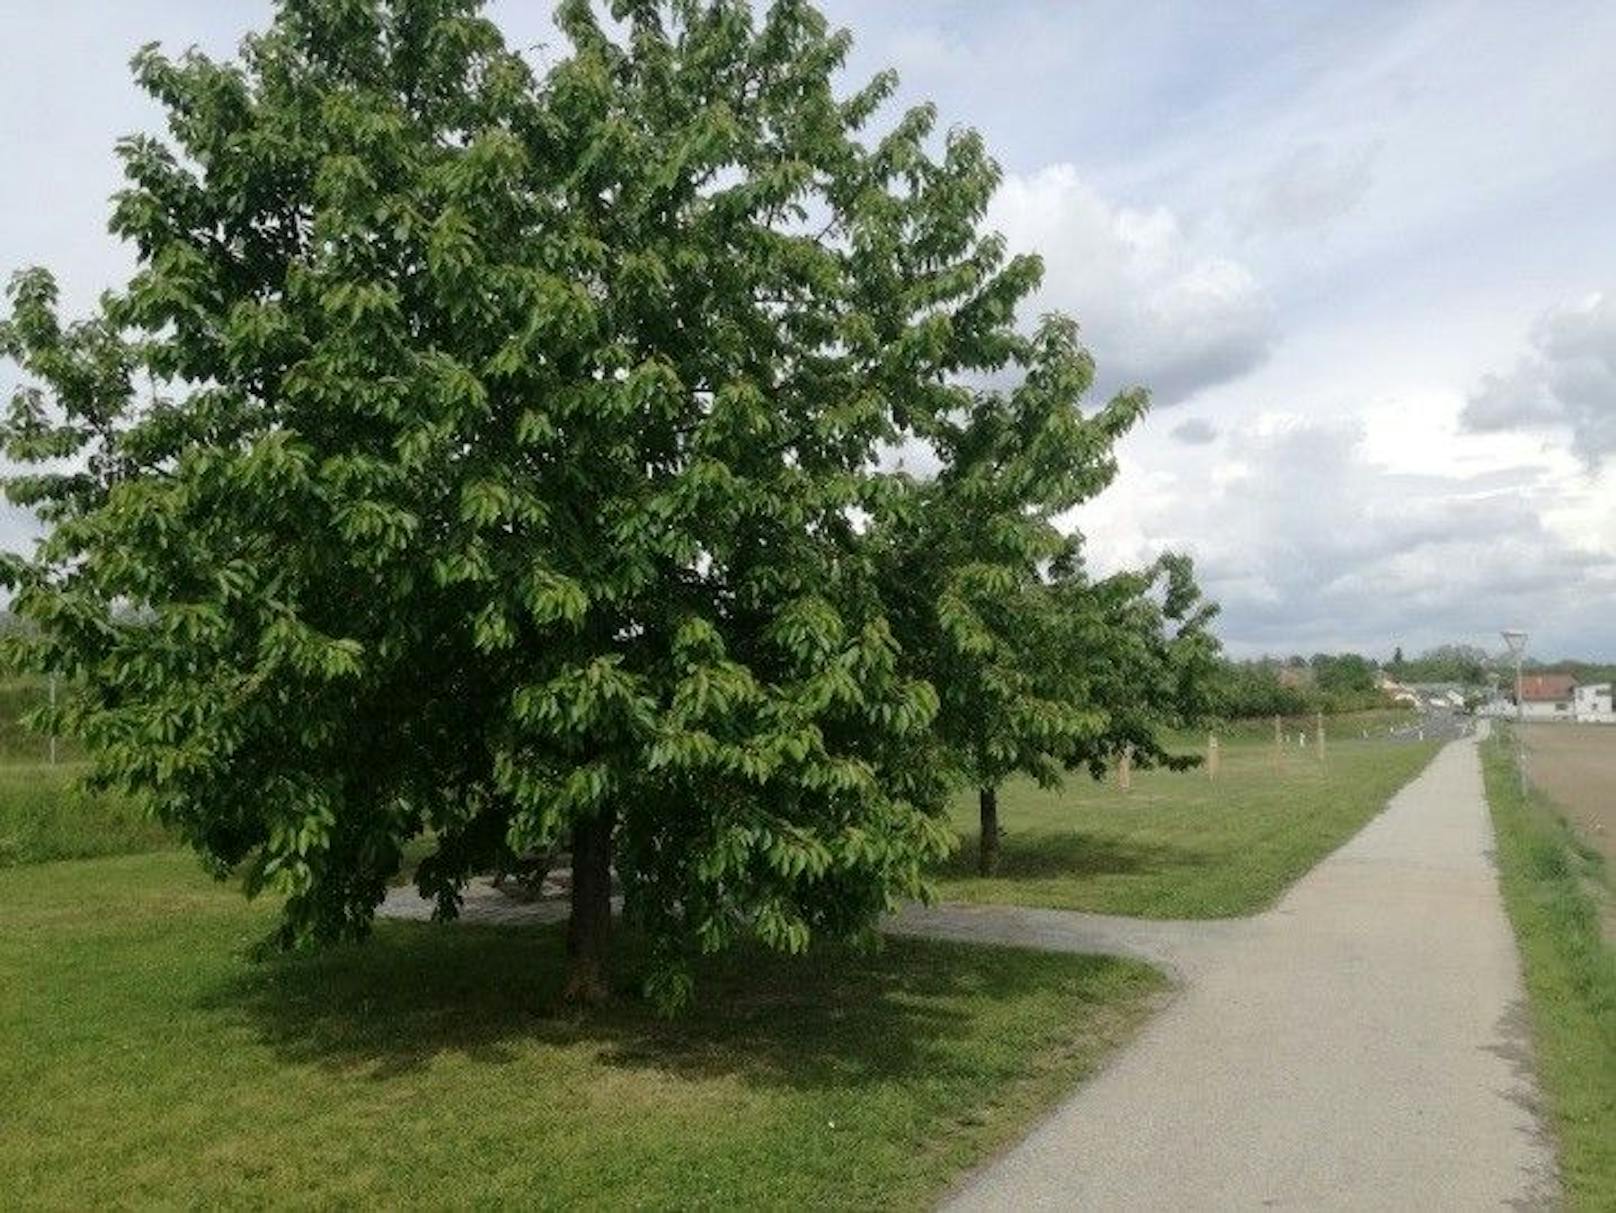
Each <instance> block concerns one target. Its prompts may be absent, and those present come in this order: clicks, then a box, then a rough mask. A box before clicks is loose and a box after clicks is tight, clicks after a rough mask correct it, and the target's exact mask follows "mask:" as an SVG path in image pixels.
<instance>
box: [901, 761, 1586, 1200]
mask: <svg viewBox="0 0 1616 1213" xmlns="http://www.w3.org/2000/svg"><path fill="white" fill-rule="evenodd" d="M1491 846H1492V831H1491V826H1490V823H1489V820H1488V816H1487V810H1486V805H1485V802H1484V800H1483V797H1482V786H1481V770H1480V765H1479V763H1478V761H1477V755H1476V747H1475V742H1474V741H1473V740H1464V741H1456V742H1453V743H1451V744H1449V745H1448V747H1447V748H1446V749H1444V750H1443V751H1442V752H1441V753H1440V754H1439V755H1438V756H1437V758H1436V759H1435V761H1434V762H1433V763H1432V765H1431V766H1430V767H1429V768H1428V769H1427V770H1426V772H1425V773H1424V774H1423V775H1421V776H1420V777H1419V778H1418V779H1416V780H1415V781H1414V782H1413V783H1411V784H1410V785H1409V786H1408V787H1406V788H1405V789H1404V790H1403V791H1402V792H1401V793H1399V794H1398V796H1397V797H1396V798H1395V799H1394V800H1393V801H1392V803H1391V805H1390V807H1389V808H1388V809H1387V811H1386V812H1385V813H1383V814H1381V816H1379V817H1378V818H1376V819H1375V820H1374V821H1373V822H1372V823H1370V825H1369V826H1368V827H1366V828H1365V829H1364V830H1363V831H1362V832H1361V833H1360V834H1359V835H1358V836H1357V837H1356V838H1354V839H1353V840H1352V841H1351V842H1349V843H1348V844H1347V845H1346V846H1344V847H1343V848H1341V850H1339V851H1337V852H1336V853H1335V854H1334V855H1332V856H1331V857H1330V858H1328V859H1326V860H1325V861H1324V862H1323V863H1321V864H1320V865H1319V866H1318V867H1317V868H1315V869H1314V870H1313V871H1312V872H1311V873H1309V874H1308V875H1307V876H1306V877H1304V878H1303V879H1302V880H1301V881H1300V882H1299V883H1298V884H1296V885H1295V886H1294V887H1293V888H1292V889H1291V891H1290V892H1289V893H1288V894H1287V895H1286V896H1285V898H1284V899H1283V900H1282V901H1281V902H1280V903H1279V905H1278V906H1276V907H1275V908H1274V909H1273V910H1271V911H1269V912H1268V913H1266V914H1263V915H1261V916H1259V917H1257V918H1253V919H1248V920H1245V921H1244V922H1223V923H1205V924H1185V923H1172V924H1165V923H1163V924H1138V923H1135V924H1132V926H1129V927H1119V926H1118V925H1117V924H1118V923H1119V922H1122V923H1126V922H1127V920H1117V919H1103V918H1096V917H1092V916H1087V915H1069V916H1068V915H1061V914H1059V913H1056V912H1025V911H1018V912H1016V913H1014V914H1009V915H998V914H995V913H994V912H992V911H988V910H986V909H984V910H958V909H948V908H946V907H945V908H943V912H942V913H941V914H940V915H939V916H938V917H937V918H935V919H934V920H933V922H932V924H931V926H929V927H928V926H927V925H926V920H925V919H924V918H923V917H919V916H910V917H909V918H908V919H907V923H908V925H909V926H911V927H918V928H922V929H925V930H926V933H928V934H932V933H936V934H943V935H949V936H952V937H955V938H973V939H998V940H1002V941H1005V942H1026V943H1031V944H1038V945H1047V944H1048V943H1049V942H1050V941H1052V940H1054V941H1058V942H1057V946H1062V947H1064V946H1066V944H1067V943H1068V942H1069V943H1071V944H1072V945H1073V946H1074V947H1078V946H1081V947H1083V948H1086V949H1090V950H1092V949H1093V948H1095V947H1098V948H1099V950H1103V951H1120V952H1126V953H1128V954H1132V955H1142V956H1145V957H1147V958H1149V959H1152V960H1158V961H1165V962H1167V963H1169V964H1171V965H1172V966H1173V967H1174V968H1176V969H1177V970H1178V972H1179V973H1180V974H1181V975H1182V977H1183V978H1184V989H1183V992H1182V993H1181V994H1180V996H1179V997H1178V998H1177V999H1176V1000H1175V1001H1174V1002H1173V1003H1172V1004H1171V1005H1170V1006H1169V1007H1168V1008H1167V1009H1166V1010H1165V1011H1163V1012H1162V1013H1161V1014H1160V1015H1159V1016H1157V1017H1156V1019H1155V1020H1153V1021H1152V1022H1151V1023H1150V1024H1149V1025H1148V1026H1147V1027H1146V1028H1145V1030H1144V1032H1143V1033H1142V1034H1141V1036H1140V1038H1139V1039H1138V1040H1137V1041H1136V1042H1135V1043H1134V1044H1133V1045H1132V1046H1130V1047H1129V1048H1127V1049H1125V1050H1124V1051H1123V1053H1122V1054H1121V1055H1120V1056H1119V1057H1117V1058H1116V1059H1115V1061H1114V1062H1113V1063H1112V1064H1111V1065H1110V1066H1109V1067H1108V1068H1107V1069H1106V1070H1104V1071H1103V1072H1102V1073H1101V1074H1100V1075H1098V1076H1097V1077H1096V1078H1094V1079H1093V1080H1092V1081H1090V1082H1089V1083H1087V1084H1085V1085H1084V1086H1083V1087H1081V1088H1079V1090H1078V1091H1077V1093H1076V1094H1075V1095H1074V1096H1073V1097H1072V1098H1071V1099H1070V1100H1069V1101H1068V1102H1067V1103H1065V1104H1064V1105H1062V1106H1061V1107H1060V1108H1059V1109H1057V1110H1056V1112H1055V1113H1054V1114H1053V1115H1052V1116H1051V1117H1049V1119H1048V1120H1046V1121H1045V1122H1044V1124H1043V1125H1042V1126H1041V1127H1040V1128H1038V1129H1037V1130H1035V1131H1034V1132H1033V1134H1032V1135H1031V1136H1030V1137H1028V1138H1027V1139H1026V1140H1024V1141H1023V1142H1022V1143H1021V1144H1020V1145H1018V1146H1016V1147H1014V1148H1013V1149H1011V1150H1010V1151H1009V1152H1008V1153H1007V1154H1005V1155H1003V1156H1002V1157H1001V1158H1000V1159H999V1160H998V1161H996V1162H995V1163H993V1164H991V1165H989V1166H988V1167H987V1168H985V1169H984V1170H982V1171H980V1172H978V1173H977V1174H976V1175H975V1176H974V1177H973V1178H972V1179H971V1180H970V1181H969V1182H968V1183H967V1184H966V1185H965V1186H963V1187H962V1188H961V1189H960V1190H959V1191H958V1192H957V1193H956V1194H955V1197H954V1199H953V1200H952V1201H951V1203H950V1207H952V1208H956V1209H1027V1208H1045V1209H1175V1210H1176V1209H1253V1208H1260V1207H1277V1208H1292V1209H1302V1208H1305V1209H1319V1208H1336V1209H1346V1208H1350V1209H1422V1208H1423V1209H1484V1208H1497V1207H1499V1206H1501V1205H1513V1206H1516V1207H1528V1208H1531V1207H1540V1206H1544V1205H1551V1204H1553V1203H1554V1200H1555V1196H1556V1186H1555V1182H1554V1170H1553V1166H1554V1163H1553V1151H1552V1148H1551V1146H1550V1145H1549V1143H1548V1142H1547V1140H1546V1139H1545V1137H1544V1135H1543V1132H1542V1129H1541V1126H1540V1123H1539V1119H1538V1113H1537V1111H1536V1109H1537V1102H1538V1101H1537V1093H1536V1089H1535V1084H1534V1082H1533V1079H1532V1076H1531V1073H1530V1070H1529V1069H1528V1065H1527V1061H1528V1058H1527V1051H1526V1050H1527V1045H1526V1036H1525V1023H1524V1012H1523V1007H1522V997H1523V994H1522V989H1521V982H1520V975H1519V967H1518V962H1517V958H1516V952H1515V943H1514V938H1513V936H1512V935H1511V933H1510V928H1509V924H1508V922H1507V920H1506V919H1505V916H1504V911H1503V906H1502V902H1501V900H1500V897H1499V893H1498V887H1497V880H1496V876H1495V873H1494V869H1493V865H1492V861H1491V858H1490V855H1489V851H1490V848H1491ZM931 913H933V914H937V913H938V912H937V911H932V912H931ZM994 919H996V920H997V921H996V922H991V921H990V920H994ZM1063 919H1064V920H1067V921H1066V922H1065V923H1064V924H1063V923H1062V921H1061V920H1063ZM973 923H974V924H975V925H974V926H973V925H972V924H973ZM899 927H900V929H903V927H904V924H903V923H900V924H899ZM1130 932H1131V933H1130Z"/></svg>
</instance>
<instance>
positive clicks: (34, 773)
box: [0, 761, 174, 868]
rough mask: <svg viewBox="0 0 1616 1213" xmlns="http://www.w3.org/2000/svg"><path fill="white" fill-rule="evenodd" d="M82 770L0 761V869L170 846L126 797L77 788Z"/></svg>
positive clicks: (71, 765)
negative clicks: (0, 763)
mask: <svg viewBox="0 0 1616 1213" xmlns="http://www.w3.org/2000/svg"><path fill="white" fill-rule="evenodd" d="M85 770H86V767H85V764H83V763H82V762H71V763H62V764H61V765H59V766H54V767H53V766H49V765H47V764H46V763H44V762H43V761H41V762H27V761H13V762H9V763H5V764H4V765H0V868H7V867H11V866H14V865H16V864H25V863H43V862H46V861H47V860H52V859H82V858H87V857H89V856H93V855H125V854H130V853H133V852H139V851H152V850H157V849H159V848H164V847H171V846H173V845H174V843H173V838H172V836H171V835H170V834H169V833H168V832H167V831H166V830H164V829H163V828H162V826H160V825H158V824H157V823H156V822H154V821H152V820H151V819H150V818H148V817H146V816H145V814H143V813H141V812H139V811H138V810H137V809H135V808H134V807H133V806H131V805H130V804H128V803H127V802H126V801H123V800H120V799H119V798H117V797H115V796H109V795H103V794H98V793H92V792H87V791H85V790H84V789H83V788H81V787H79V786H77V785H78V781H79V779H80V778H81V777H82V776H83V775H84V772H85Z"/></svg>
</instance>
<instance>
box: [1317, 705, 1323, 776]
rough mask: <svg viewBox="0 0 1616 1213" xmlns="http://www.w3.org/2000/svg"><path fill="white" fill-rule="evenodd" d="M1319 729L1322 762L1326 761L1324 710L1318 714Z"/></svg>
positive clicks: (1320, 759) (1320, 758)
mask: <svg viewBox="0 0 1616 1213" xmlns="http://www.w3.org/2000/svg"><path fill="white" fill-rule="evenodd" d="M1318 729H1319V762H1320V763H1321V764H1322V763H1323V762H1324V713H1323V712H1320V713H1319V714H1318Z"/></svg>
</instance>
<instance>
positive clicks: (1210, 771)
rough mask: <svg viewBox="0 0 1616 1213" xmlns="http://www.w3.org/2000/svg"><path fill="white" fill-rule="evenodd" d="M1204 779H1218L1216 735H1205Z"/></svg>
mask: <svg viewBox="0 0 1616 1213" xmlns="http://www.w3.org/2000/svg"><path fill="white" fill-rule="evenodd" d="M1206 777H1207V778H1208V779H1216V778H1217V777H1218V735H1217V734H1216V733H1208V734H1207V735H1206Z"/></svg>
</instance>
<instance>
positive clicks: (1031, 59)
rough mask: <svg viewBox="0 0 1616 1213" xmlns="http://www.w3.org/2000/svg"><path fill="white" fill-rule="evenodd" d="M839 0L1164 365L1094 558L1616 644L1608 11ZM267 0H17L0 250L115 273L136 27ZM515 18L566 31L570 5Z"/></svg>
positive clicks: (1258, 639)
mask: <svg viewBox="0 0 1616 1213" xmlns="http://www.w3.org/2000/svg"><path fill="white" fill-rule="evenodd" d="M826 7H827V8H828V9H829V11H830V12H831V15H832V16H833V17H834V18H835V19H836V20H838V21H839V22H841V23H843V24H846V25H848V26H849V27H850V28H851V29H852V30H853V31H854V33H855V35H856V36H857V38H858V44H857V50H856V51H855V54H854V57H853V61H852V63H851V64H850V72H849V74H850V77H863V76H866V75H868V74H869V73H871V72H873V71H875V70H876V69H878V68H880V67H883V66H889V65H890V66H894V67H896V68H897V69H898V70H899V72H900V73H901V75H902V77H903V81H904V84H903V92H902V96H903V99H904V100H905V101H912V100H920V99H925V98H930V99H932V100H934V101H935V102H936V103H937V104H938V106H939V108H940V110H941V114H942V119H943V124H944V125H945V126H946V125H952V124H969V125H973V126H976V127H978V128H979V129H981V130H982V132H983V133H984V135H985V136H986V138H987V141H988V144H989V146H990V147H991V148H992V149H993V150H994V152H995V154H996V155H997V156H998V158H999V160H1000V162H1001V163H1002V164H1003V166H1004V169H1005V173H1006V177H1005V184H1004V188H1003V190H1002V191H1001V194H1000V196H999V198H998V199H997V201H996V202H995V205H994V207H993V210H992V213H991V215H990V221H991V223H992V224H993V225H994V226H995V227H997V228H998V229H999V230H1001V231H1003V232H1004V233H1005V234H1006V236H1007V237H1008V238H1009V239H1010V241H1011V243H1012V244H1013V245H1015V246H1017V247H1020V248H1026V249H1035V250H1037V251H1039V252H1041V253H1042V254H1043V255H1044V257H1045V260H1046V263H1047V268H1048V274H1047V281H1046V286H1045V290H1044V293H1043V298H1042V299H1041V301H1040V305H1041V307H1058V308H1061V309H1063V310H1066V311H1069V312H1070V313H1071V314H1073V315H1074V316H1075V317H1076V318H1077V319H1078V320H1079V322H1080V323H1081V324H1082V325H1083V328H1084V332H1085V334H1086V337H1087V340H1088V342H1089V344H1090V346H1091V347H1092V348H1093V350H1094V353H1095V356H1096V358H1097V360H1098V362H1099V364H1100V368H1101V376H1102V379H1103V380H1104V381H1105V383H1106V384H1109V385H1118V384H1123V383H1132V382H1141V383H1144V384H1146V385H1148V386H1150V387H1151V388H1152V389H1153V392H1154V396H1155V400H1156V408H1155V410H1154V411H1153V414H1152V416H1151V417H1150V419H1149V420H1148V421H1147V422H1146V424H1145V425H1144V426H1143V427H1142V428H1141V429H1140V430H1139V431H1138V432H1137V433H1136V434H1134V435H1133V436H1132V437H1130V438H1129V439H1128V441H1127V443H1126V444H1125V447H1124V449H1123V452H1122V462H1123V472H1122V475H1121V477H1120V479H1119V481H1118V483H1117V485H1116V486H1115V487H1114V488H1113V489H1112V490H1111V491H1110V492H1109V493H1107V494H1106V495H1105V496H1104V497H1103V498H1102V499H1101V500H1099V501H1097V502H1095V503H1093V504H1092V505H1090V506H1087V507H1085V508H1084V509H1083V510H1082V511H1080V513H1079V515H1078V517H1077V518H1076V519H1075V520H1074V521H1075V522H1076V524H1077V525H1079V526H1080V527H1081V528H1082V529H1083V530H1084V532H1085V533H1086V534H1087V535H1088V536H1089V541H1090V547H1091V551H1092V553H1093V555H1094V557H1095V560H1096V562H1097V563H1099V564H1101V565H1114V564H1119V563H1124V562H1129V561H1136V560H1140V559H1144V558H1147V557H1148V556H1149V555H1151V554H1152V553H1154V552H1157V551H1160V550H1161V549H1163V548H1166V547H1172V548H1177V549H1180V550H1186V551H1188V552H1190V553H1192V554H1193V555H1194V556H1195V557H1196V559H1197V561H1198V562H1199V565H1200V568H1201V570H1202V574H1203V580H1204V581H1205V583H1206V585H1207V588H1208V590H1209V592H1210V593H1211V595H1212V596H1213V597H1215V598H1217V599H1218V600H1220V601H1221V602H1222V604H1223V607H1224V620H1223V633H1224V636H1225V639H1226V640H1227V642H1228V644H1229V647H1230V648H1231V650H1233V651H1234V652H1237V653H1261V652H1281V653H1288V652H1293V651H1300V652H1312V651H1315V650H1318V649H1336V648H1349V647H1350V648H1357V649H1361V650H1363V651H1366V652H1369V653H1371V654H1374V655H1378V656H1385V655H1388V654H1389V653H1390V651H1391V648H1392V646H1393V645H1394V644H1401V645H1402V646H1403V647H1404V648H1405V649H1407V650H1408V651H1410V652H1414V651H1417V650H1419V649H1421V648H1423V647H1425V646H1427V645H1430V644H1435V643H1439V642H1442V641H1449V640H1451V641H1463V642H1468V643H1479V644H1483V645H1487V646H1489V647H1497V640H1496V633H1497V630H1498V628H1499V627H1500V626H1503V625H1505V624H1511V623H1518V624H1520V625H1521V626H1524V627H1526V628H1528V629H1530V631H1531V633H1532V636H1533V641H1532V648H1533V650H1534V651H1535V652H1536V653H1538V654H1540V655H1542V656H1546V657H1547V656H1559V655H1579V656H1587V657H1599V658H1603V659H1607V660H1616V75H1613V74H1612V72H1611V70H1610V63H1611V61H1612V59H1613V57H1616V5H1611V4H1609V3H1606V2H1602V0H1551V2H1549V3H1541V4H1524V3H1505V2H1502V0H1500V2H1497V3H1464V2H1443V3H1424V4H1421V3H1413V2H1399V3H1386V4H1376V3H1370V2H1369V0H1354V2H1353V3H1350V4H1341V3H1322V2H1320V3H1310V2H1307V0H1252V2H1250V3H1243V4H1242V3H1235V2H1234V0H1229V2H1225V3H1218V4H1205V3H1199V2H1195V0H1184V2H1183V3H1169V2H1165V0H1163V2H1151V0H1144V2H1140V0H1082V2H1078V0H995V2H994V3H993V4H982V3H979V2H978V0H928V2H927V3H915V2H902V0H831V2H828V3H826ZM268 9H269V6H268V3H267V2H260V0H119V3H117V4H112V3H108V2H105V0H53V2H52V3H50V4H41V3H38V2H37V0H0V162H3V163H4V164H5V165H6V166H7V168H8V170H9V172H8V183H7V189H6V190H5V191H4V192H3V193H0V274H7V275H9V273H10V272H11V271H12V270H13V269H14V268H15V267H17V266H18V265H21V264H28V263H36V262H37V263H43V264H47V265H49V266H51V267H52V268H54V269H55V270H56V271H57V272H58V274H59V276H60V277H61V278H62V280H63V285H64V294H65V295H66V297H67V299H68V300H69V301H70V302H75V301H76V302H83V301H87V300H89V299H91V298H93V296H94V294H95V293H96V291H98V290H99V289H101V288H102V287H104V286H107V285H110V284H112V283H113V282H115V281H117V280H118V279H119V278H120V276H121V275H122V274H123V273H125V272H126V271H127V268H128V260H127V256H126V254H125V253H124V252H123V250H121V249H120V248H119V247H118V246H117V245H116V244H115V243H113V242H112V240H111V239H110V237H108V236H107V235H106V234H105V215H106V204H105V199H106V197H107V196H108V195H109V194H110V193H111V192H112V191H113V189H115V188H116V186H117V172H116V166H115V164H114V161H113V158H112V154H111V148H112V142H113V140H114V139H115V138H116V137H117V136H118V135H120V134H123V133H126V132H129V131H132V130H138V129H152V128H154V127H155V126H156V124H157V115H156V114H155V112H154V111H153V110H152V109H151V107H150V106H149V105H148V103H147V102H146V101H145V100H144V99H143V98H142V97H141V96H140V95H139V94H137V93H136V92H135V90H134V89H133V88H132V87H131V86H130V84H129V83H128V74H127V72H126V70H125V68H124V64H125V63H126V61H127V59H128V56H129V54H130V53H131V51H132V50H133V49H134V48H135V47H136V46H137V45H139V44H140V43H141V42H144V41H148V40H153V39H157V40H161V41H163V42H164V43H165V44H167V45H168V46H169V47H171V48H173V49H178V48H181V47H184V46H186V45H190V44H198V45H200V46H201V47H202V48H203V49H205V50H208V51H210V52H213V53H225V52H228V51H229V50H230V49H231V48H232V47H233V46H234V44H235V42H236V40H237V38H239V36H240V34H241V33H242V32H243V31H244V30H245V29H247V28H250V27H252V26H254V25H258V24H261V23H262V22H263V20H264V19H265V17H266V15H267V13H268ZM492 11H493V13H494V15H495V16H496V18H497V19H498V20H499V21H500V22H501V24H502V25H504V26H505V28H506V30H507V32H508V34H509V36H510V38H511V40H512V41H513V42H515V43H517V44H519V45H524V46H528V45H533V44H538V43H545V42H549V43H551V44H552V45H553V44H554V42H555V35H554V33H553V30H552V29H551V27H550V25H549V20H548V6H547V5H546V4H543V3H534V2H531V0H501V2H498V3H495V4H493V5H492ZM539 53H542V52H539ZM0 529H3V533H4V534H6V535H9V536H11V537H12V541H13V542H15V541H16V540H17V537H19V536H21V535H22V534H23V533H24V525H23V523H22V521H21V520H19V519H17V518H16V517H14V516H13V517H10V518H7V519H5V520H3V522H0Z"/></svg>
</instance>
